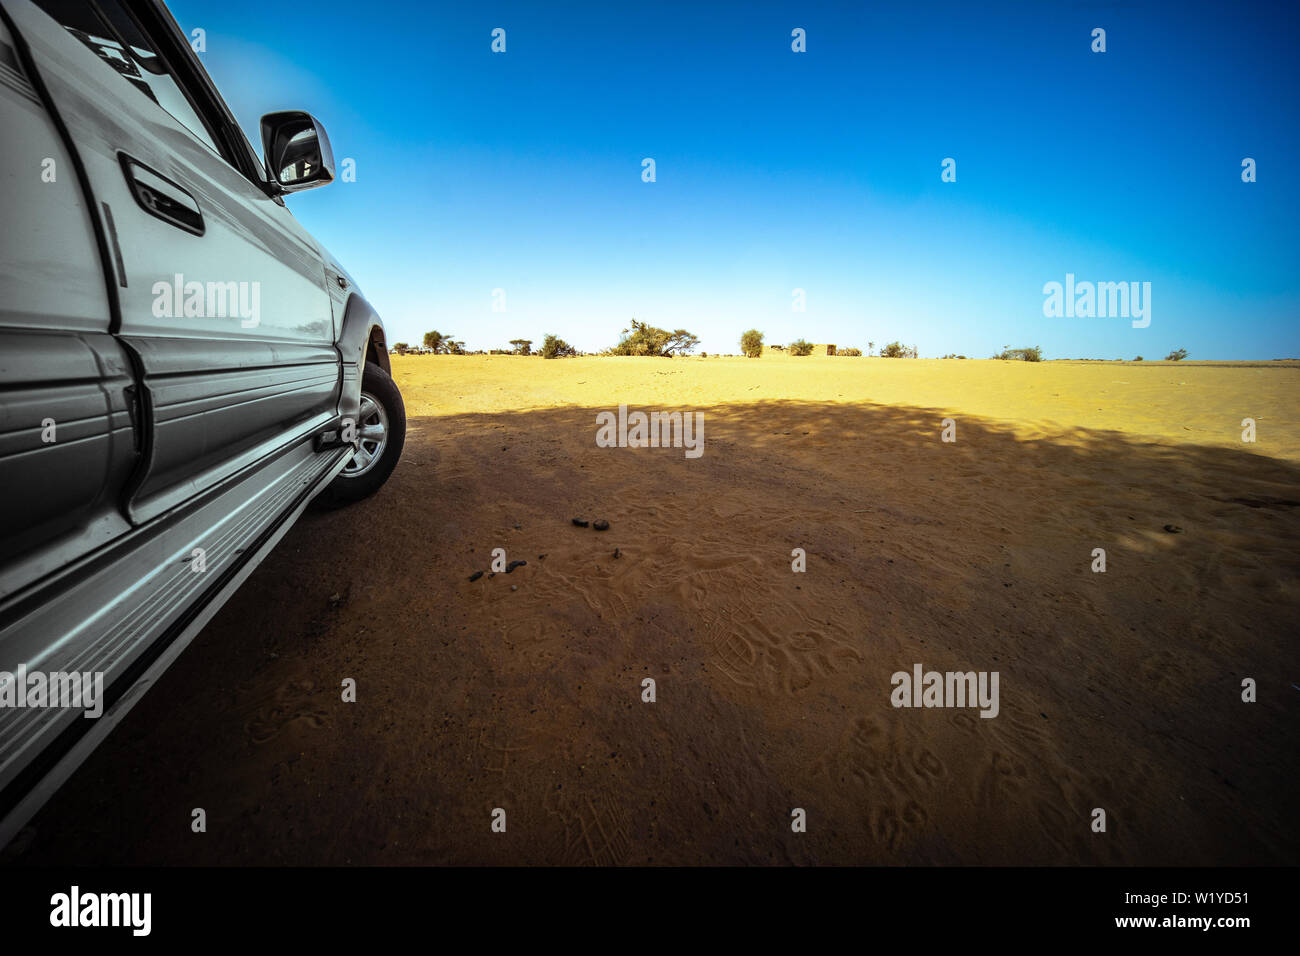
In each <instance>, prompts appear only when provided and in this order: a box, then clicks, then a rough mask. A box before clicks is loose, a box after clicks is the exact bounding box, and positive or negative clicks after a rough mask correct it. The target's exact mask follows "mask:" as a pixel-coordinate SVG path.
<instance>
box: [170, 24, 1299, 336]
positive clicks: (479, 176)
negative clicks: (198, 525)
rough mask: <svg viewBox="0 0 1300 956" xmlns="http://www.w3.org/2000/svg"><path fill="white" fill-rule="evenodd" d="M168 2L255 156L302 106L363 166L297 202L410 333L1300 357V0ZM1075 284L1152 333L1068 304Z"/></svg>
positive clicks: (389, 316) (400, 332) (390, 320)
mask: <svg viewBox="0 0 1300 956" xmlns="http://www.w3.org/2000/svg"><path fill="white" fill-rule="evenodd" d="M170 5H171V7H172V10H173V12H174V13H175V15H176V18H177V20H178V21H179V22H180V23H181V25H182V27H184V28H186V29H187V30H190V29H193V28H196V27H201V28H203V29H204V30H205V31H206V33H207V51H206V52H205V53H204V54H203V57H202V58H203V61H204V63H205V65H206V66H207V68H208V70H209V72H210V73H211V74H212V76H213V78H214V79H215V80H216V82H217V84H218V86H219V87H220V88H221V89H222V91H223V93H224V94H225V95H226V98H227V100H228V101H229V102H230V105H231V108H232V109H233V110H234V112H235V114H236V116H238V117H239V119H240V121H241V123H242V124H243V126H244V128H245V130H246V131H247V132H248V134H249V136H250V139H252V141H253V142H254V144H255V145H258V147H259V149H260V145H259V141H258V140H257V138H256V136H257V119H258V117H259V116H260V115H261V114H262V113H264V112H269V111H271V110H275V109H287V108H301V109H307V110H309V111H311V112H312V113H314V114H315V115H316V116H317V117H318V118H319V119H320V120H321V121H322V122H323V123H324V124H325V127H326V129H327V130H328V132H329V134H330V139H331V141H332V143H333V147H334V153H335V156H336V158H337V159H339V160H342V159H343V158H345V157H351V158H353V159H355V161H356V171H357V179H356V182H354V183H343V182H336V183H334V184H332V185H330V186H328V187H326V188H324V189H319V190H312V191H309V192H306V193H302V194H300V195H297V196H294V197H291V198H290V199H289V204H290V207H291V208H292V209H293V211H294V213H295V215H297V216H298V218H299V219H300V220H301V221H302V222H303V224H304V225H305V226H306V227H307V228H308V229H309V230H311V231H312V233H313V234H314V235H315V236H317V238H319V239H320V240H321V241H322V242H324V243H325V244H326V245H327V246H328V247H329V248H330V249H331V250H332V251H333V252H334V253H335V255H337V256H339V257H340V259H341V261H342V262H343V263H344V265H345V266H346V267H347V268H348V270H349V271H350V272H351V273H352V274H353V275H354V276H355V277H356V279H357V280H358V282H359V283H360V285H361V287H362V288H363V289H364V290H365V292H366V295H367V297H368V298H369V299H370V300H371V301H372V302H373V304H374V305H375V307H376V308H377V309H378V311H379V312H380V314H381V315H382V316H383V317H384V321H385V324H386V325H387V327H388V330H389V339H390V341H397V340H406V341H410V342H412V343H414V342H417V341H419V339H420V338H421V335H422V333H423V332H425V331H427V330H429V329H433V328H436V329H439V330H440V331H443V332H449V333H452V334H454V335H455V336H456V337H457V338H459V339H462V340H464V341H465V343H466V346H467V347H468V348H471V349H476V348H482V349H488V348H494V347H505V346H506V342H507V341H508V340H509V339H512V338H519V337H522V338H531V339H533V340H535V341H536V342H537V343H539V344H540V340H541V339H542V337H543V334H544V333H547V332H554V333H556V334H558V335H560V336H561V337H563V338H564V339H566V340H568V341H569V342H571V343H572V344H574V345H575V346H577V347H578V348H581V349H584V350H588V351H594V350H597V349H600V348H603V347H606V346H608V345H611V344H613V342H614V341H616V340H617V338H618V333H619V331H620V330H621V329H622V328H624V327H626V326H627V324H628V320H629V319H631V318H632V317H636V318H638V319H642V320H645V321H648V322H650V323H652V324H654V325H659V326H663V327H667V328H670V329H671V328H679V327H685V328H687V329H689V330H690V331H692V332H694V333H695V334H697V335H698V336H699V337H700V339H701V346H700V347H701V349H703V350H705V351H709V352H719V351H720V352H736V351H738V345H737V340H738V338H739V336H740V333H741V332H742V331H744V330H745V329H748V328H751V327H754V328H758V329H761V330H763V331H764V332H765V333H766V334H767V340H768V341H769V342H788V341H790V340H792V339H795V338H798V337H800V336H802V337H804V338H807V339H809V340H810V341H817V342H835V343H838V344H840V345H850V346H858V347H861V348H863V349H865V348H866V347H867V343H868V342H869V341H870V342H875V343H876V346H877V348H878V347H879V346H880V345H881V344H883V343H885V342H888V341H891V340H893V339H901V340H903V341H904V342H905V343H908V344H912V343H915V344H916V345H917V346H919V348H920V352H921V355H922V356H923V357H929V356H936V355H942V354H945V353H948V352H955V353H961V354H966V355H970V356H972V357H987V356H988V355H990V354H992V353H993V352H994V351H997V350H998V349H1000V348H1001V347H1002V346H1004V345H1011V346H1013V347H1014V346H1024V345H1041V346H1042V347H1043V350H1044V353H1045V356H1046V357H1048V358H1073V357H1097V358H1132V357H1134V356H1135V355H1139V354H1140V355H1143V356H1145V357H1146V358H1148V359H1150V358H1162V357H1163V356H1164V355H1165V354H1166V353H1167V352H1168V351H1170V350H1171V349H1173V348H1177V347H1185V348H1187V349H1188V351H1189V352H1190V353H1191V357H1192V358H1235V359H1243V358H1279V357H1296V356H1300V221H1298V217H1297V213H1298V212H1300V181H1297V177H1296V175H1295V173H1294V171H1293V169H1292V166H1293V164H1294V163H1295V161H1296V159H1297V157H1300V82H1297V80H1298V79H1300V67H1298V66H1297V62H1298V61H1300V57H1297V55H1296V53H1295V51H1296V49H1297V47H1298V46H1300V42H1298V41H1300V12H1298V11H1297V9H1296V5H1294V4H1290V3H1286V4H1282V3H1278V4H1260V5H1251V4H1221V5H1211V4H1203V3H1194V2H1179V3H1160V4H1157V3H1149V4H1142V3H1123V2H1110V3H1106V2H1101V3H1077V4H1073V3H1069V2H1064V0H1063V2H1060V3H1049V2H1043V3H1038V2H1030V0H1025V2H1018V3H1003V4H997V3H990V4H958V3H953V4H945V3H923V4H921V3H918V4H894V3H891V4H884V3H880V4H868V3H854V4H840V5H836V4H826V5H816V4H813V5H810V4H807V3H794V2H791V3H781V4H777V3H772V4H767V3H760V2H755V3H744V4H741V3H734V4H725V5H723V4H709V5H707V7H706V6H705V5H695V4H682V5H674V4H669V3H652V4H590V5H587V4H565V3H546V4H493V3H465V4H457V5H452V4H439V3H422V2H420V3H398V2H394V3H383V4H380V3H375V4H369V5H366V4H357V3H355V2H347V3H333V2H330V0H317V2H314V3H312V4H311V5H310V8H311V14H310V15H304V16H302V17H301V18H298V19H295V18H294V17H293V16H291V15H289V14H288V13H287V12H285V11H279V12H276V13H274V14H271V13H268V12H267V11H268V9H269V8H267V7H266V5H265V4H264V3H252V2H245V0H223V2H220V3H216V2H211V0H209V2H201V0H172V2H171V4H170ZM497 27H500V28H503V29H504V30H505V31H506V52H505V53H504V54H494V53H493V52H491V49H490V45H491V40H492V38H491V32H492V30H493V29H494V28H497ZM796 27H801V28H803V29H804V30H805V31H806V34H807V52H806V53H794V52H792V51H791V30H793V29H794V28H796ZM1095 27H1102V28H1104V29H1105V30H1106V46H1107V50H1106V52H1105V53H1093V52H1092V50H1091V44H1092V38H1091V33H1092V30H1093V28H1095ZM645 157H652V158H654V160H655V163H656V175H657V181H656V182H653V183H646V182H643V181H642V178H641V172H642V159H643V158H645ZM946 157H951V158H953V159H955V160H956V173H957V181H956V182H954V183H944V182H941V181H940V173H941V165H940V164H941V162H942V160H943V159H944V158H946ZM1245 157H1251V158H1253V159H1255V160H1256V162H1257V175H1258V181H1257V182H1255V183H1250V184H1247V183H1243V182H1242V181H1241V162H1242V159H1243V158H1245ZM1066 273H1073V274H1075V275H1076V276H1077V277H1078V279H1080V280H1092V281H1116V282H1118V281H1139V282H1150V283H1151V324H1150V326H1149V327H1147V328H1144V329H1135V328H1133V327H1132V326H1131V323H1130V321H1129V320H1128V319H1124V318H1045V317H1044V316H1043V300H1044V296H1043V292H1042V288H1043V284H1044V283H1046V282H1050V281H1058V282H1063V281H1064V279H1065V275H1066ZM796 288H801V289H803V290H805V294H806V311H805V312H803V313H799V312H796V311H794V310H793V309H792V307H791V304H792V290H793V289H796ZM494 289H503V290H505V304H506V311H505V312H504V313H500V312H494V311H493V310H492V304H493V296H492V293H493V290H494Z"/></svg>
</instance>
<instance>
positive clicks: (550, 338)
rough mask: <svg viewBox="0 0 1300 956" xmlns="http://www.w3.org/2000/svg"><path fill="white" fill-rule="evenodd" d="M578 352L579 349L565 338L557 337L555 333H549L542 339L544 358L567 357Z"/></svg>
mask: <svg viewBox="0 0 1300 956" xmlns="http://www.w3.org/2000/svg"><path fill="white" fill-rule="evenodd" d="M577 354H578V350H577V349H575V348H574V347H573V346H572V345H570V344H569V343H568V342H566V341H564V339H561V338H557V337H556V336H554V335H547V336H546V338H545V339H543V340H542V358H544V359H553V358H567V357H569V356H573V355H577Z"/></svg>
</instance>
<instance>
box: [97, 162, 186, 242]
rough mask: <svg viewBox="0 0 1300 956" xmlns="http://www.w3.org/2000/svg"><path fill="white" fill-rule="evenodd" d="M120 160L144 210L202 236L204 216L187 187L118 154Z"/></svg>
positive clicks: (136, 198) (124, 172) (137, 200)
mask: <svg viewBox="0 0 1300 956" xmlns="http://www.w3.org/2000/svg"><path fill="white" fill-rule="evenodd" d="M118 158H119V159H120V160H121V162H122V173H123V175H125V176H126V182H127V185H128V186H130V187H131V194H132V195H133V196H135V201H136V202H137V203H138V204H139V206H140V208H141V209H143V210H144V211H145V212H147V213H148V214H149V215H151V216H154V217H156V218H158V219H161V220H162V221H163V222H166V223H170V224H171V225H173V226H175V227H176V228H177V229H184V230H185V231H186V232H190V233H193V234H194V235H196V236H201V235H203V232H204V229H205V226H204V224H203V213H202V212H201V211H200V210H199V204H198V201H197V200H196V199H195V198H194V197H193V196H191V195H190V194H189V192H188V191H187V190H186V189H185V188H184V187H182V186H179V185H177V184H176V183H174V182H173V181H172V180H170V179H168V178H167V177H166V176H164V175H162V174H161V173H159V172H156V171H155V170H152V169H150V168H149V167H148V166H146V165H144V163H142V162H140V161H139V160H138V159H132V158H131V157H130V156H128V155H126V153H119V154H118Z"/></svg>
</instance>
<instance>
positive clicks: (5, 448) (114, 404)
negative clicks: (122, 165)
mask: <svg viewBox="0 0 1300 956" xmlns="http://www.w3.org/2000/svg"><path fill="white" fill-rule="evenodd" d="M22 50H23V47H22V44H21V42H20V38H18V37H15V36H14V34H12V33H11V32H10V31H9V29H8V26H7V25H6V24H5V23H4V22H3V21H0V129H3V133H2V134H0V216H2V217H3V222H2V223H0V528H2V529H3V531H0V601H2V600H3V599H4V598H6V597H9V596H10V595H14V594H16V593H17V592H19V591H21V590H22V589H23V588H24V587H25V586H26V585H28V584H31V583H32V582H34V581H36V580H38V579H40V578H43V577H44V576H46V575H47V574H49V573H51V572H53V571H56V570H58V569H59V568H61V567H64V566H66V565H68V564H70V563H71V562H73V561H75V560H76V559H78V558H79V557H82V556H83V555H86V554H88V553H90V552H91V551H93V550H95V549H96V548H99V547H100V546H102V545H104V544H106V543H107V542H109V541H111V540H113V539H114V538H116V537H118V536H120V535H122V534H123V533H125V532H126V531H127V530H129V528H130V525H129V524H128V523H127V522H126V521H125V520H124V518H123V516H122V514H121V512H120V510H119V508H118V503H119V497H120V496H121V494H122V492H123V489H124V488H125V486H126V483H127V480H128V478H129V477H130V475H131V473H132V470H133V468H134V465H135V462H136V452H137V447H136V433H135V432H134V430H133V428H132V423H131V419H130V415H129V413H128V411H129V406H130V402H131V400H132V397H133V395H132V387H133V385H134V379H133V376H132V368H131V365H130V361H129V358H128V356H127V354H126V352H125V351H124V350H123V349H122V347H121V346H120V345H119V344H118V343H117V342H116V341H115V340H114V338H113V336H112V334H111V328H110V326H111V322H112V309H111V306H110V302H109V295H108V287H107V284H106V273H105V268H104V264H103V262H102V261H101V256H100V251H99V248H98V245H97V242H96V236H95V220H94V218H93V213H92V210H91V208H90V204H89V202H88V201H87V196H86V194H85V192H84V191H83V188H82V183H81V180H80V178H79V177H78V175H77V170H76V166H75V164H74V162H73V160H72V157H71V156H70V154H69V153H68V151H67V149H66V148H65V146H64V142H63V140H62V138H61V136H60V134H59V130H58V127H57V125H56V122H55V117H53V116H52V115H51V114H50V113H49V111H48V110H47V109H46V107H45V105H44V103H43V102H42V99H41V97H40V95H39V92H38V89H37V87H36V86H35V85H34V83H33V81H32V77H31V75H30V71H29V70H28V67H27V65H26V64H24V62H23V57H22V56H21V52H22ZM6 650H7V649H6ZM3 663H4V662H0V669H4V668H3Z"/></svg>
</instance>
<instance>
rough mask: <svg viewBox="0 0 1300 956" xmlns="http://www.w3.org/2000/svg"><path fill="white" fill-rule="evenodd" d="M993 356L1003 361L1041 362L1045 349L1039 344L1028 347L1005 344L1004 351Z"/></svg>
mask: <svg viewBox="0 0 1300 956" xmlns="http://www.w3.org/2000/svg"><path fill="white" fill-rule="evenodd" d="M993 357H994V358H995V359H998V360H999V361H1003V362H1008V361H1010V362H1015V361H1019V362H1041V361H1042V360H1043V350H1042V349H1041V348H1039V347H1038V346H1037V345H1035V346H1032V347H1031V348H1027V349H1011V348H1007V347H1006V346H1003V348H1002V351H1001V352H999V353H998V354H997V355H995V356H993Z"/></svg>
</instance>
